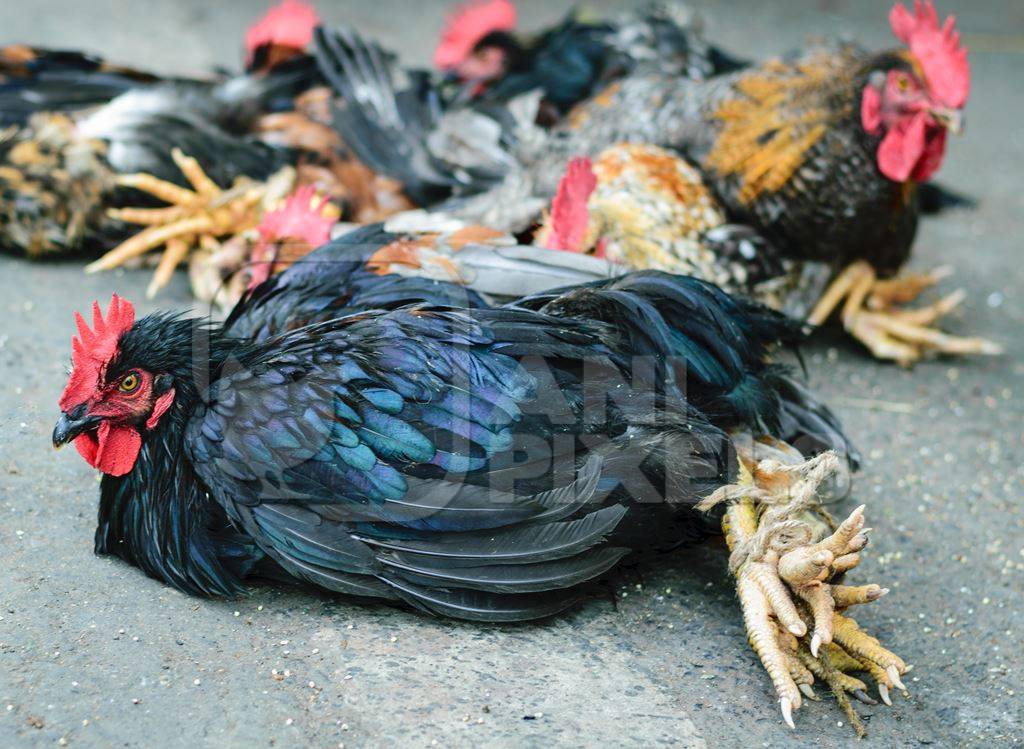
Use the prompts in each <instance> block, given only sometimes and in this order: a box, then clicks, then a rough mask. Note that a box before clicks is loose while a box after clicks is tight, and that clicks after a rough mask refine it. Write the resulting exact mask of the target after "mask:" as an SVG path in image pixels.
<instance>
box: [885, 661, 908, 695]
mask: <svg viewBox="0 0 1024 749" xmlns="http://www.w3.org/2000/svg"><path fill="white" fill-rule="evenodd" d="M885 673H887V674H889V678H890V679H891V680H892V683H893V686H895V687H896V688H897V689H898V690H900V691H901V692H906V691H907V688H906V687H905V686H904V685H903V682H902V681H900V672H899V670H898V669H897V668H896V667H895V666H889V667H888V668H887V669H885Z"/></svg>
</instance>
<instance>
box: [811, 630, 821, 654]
mask: <svg viewBox="0 0 1024 749" xmlns="http://www.w3.org/2000/svg"><path fill="white" fill-rule="evenodd" d="M820 647H821V635H819V634H818V633H817V632H815V634H814V637H812V638H811V655H813V656H814V657H815V658H817V657H818V648H820Z"/></svg>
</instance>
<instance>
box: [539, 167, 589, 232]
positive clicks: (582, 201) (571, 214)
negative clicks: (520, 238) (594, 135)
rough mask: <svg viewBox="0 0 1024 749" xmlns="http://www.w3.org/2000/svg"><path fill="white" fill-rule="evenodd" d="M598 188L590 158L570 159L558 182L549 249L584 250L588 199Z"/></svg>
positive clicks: (553, 206) (587, 221)
mask: <svg viewBox="0 0 1024 749" xmlns="http://www.w3.org/2000/svg"><path fill="white" fill-rule="evenodd" d="M595 187H597V176H596V175H595V174H594V169H593V165H592V164H591V163H590V159H588V158H587V157H585V156H583V157H579V158H575V159H572V160H570V161H569V165H568V166H567V167H566V169H565V174H563V175H562V179H561V180H560V181H559V183H558V191H557V192H556V193H555V199H554V200H553V201H551V234H550V235H549V237H548V240H547V248H548V249H549V250H568V251H569V252H581V251H582V250H583V246H582V245H583V240H584V239H585V238H586V235H587V227H588V225H589V222H590V211H589V209H588V208H587V201H588V200H590V195H591V193H593V192H594V188H595Z"/></svg>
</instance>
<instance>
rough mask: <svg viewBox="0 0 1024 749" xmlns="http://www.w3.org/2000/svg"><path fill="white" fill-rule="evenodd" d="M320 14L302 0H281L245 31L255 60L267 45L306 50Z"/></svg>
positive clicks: (248, 48)
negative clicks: (259, 50)
mask: <svg viewBox="0 0 1024 749" xmlns="http://www.w3.org/2000/svg"><path fill="white" fill-rule="evenodd" d="M319 23H320V16H319V15H317V12H316V11H315V10H313V6H311V5H309V4H307V3H304V2H302V0H282V2H280V3H279V4H277V5H275V6H274V7H273V8H271V9H270V10H268V11H267V12H266V13H265V14H264V15H263V17H262V18H260V20H258V21H257V22H256V23H254V24H253V25H252V26H250V27H249V30H248V31H246V32H245V51H246V52H247V53H248V55H249V59H250V60H251V59H252V56H253V54H254V53H255V52H256V50H257V49H259V48H260V47H262V46H263V45H264V44H276V45H280V46H282V47H294V48H295V49H305V48H306V45H308V44H309V43H310V42H311V41H312V40H313V29H314V28H316V26H317V24H319Z"/></svg>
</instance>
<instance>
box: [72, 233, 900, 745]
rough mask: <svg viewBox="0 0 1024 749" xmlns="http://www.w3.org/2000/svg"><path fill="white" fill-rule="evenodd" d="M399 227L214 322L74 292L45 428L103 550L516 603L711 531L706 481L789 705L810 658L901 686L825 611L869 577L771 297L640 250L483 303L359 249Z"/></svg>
mask: <svg viewBox="0 0 1024 749" xmlns="http://www.w3.org/2000/svg"><path fill="white" fill-rule="evenodd" d="M395 239H396V237H394V236H392V235H387V234H385V233H383V232H381V230H380V228H379V227H368V228H366V229H362V230H360V231H358V232H356V233H354V234H351V235H349V236H348V237H346V238H344V239H343V240H340V241H336V242H335V243H332V244H329V245H326V246H325V247H323V248H321V249H320V250H318V251H317V252H314V253H312V254H311V255H309V256H307V258H305V259H304V260H303V261H302V262H300V263H297V264H296V265H293V266H292V267H290V268H289V269H287V270H286V271H285V272H283V273H282V274H280V275H279V276H277V277H274V278H271V279H270V280H269V281H267V282H266V283H265V284H263V285H262V286H261V287H259V288H258V289H257V290H256V291H255V292H254V293H253V294H252V295H251V296H250V297H248V298H246V299H244V300H243V301H242V303H241V304H240V305H239V307H238V308H237V309H236V310H235V312H234V313H233V314H232V315H231V317H230V318H229V320H228V321H227V322H226V324H225V325H223V326H217V325H211V324H209V323H207V322H204V321H201V320H193V319H186V318H183V317H181V316H178V315H172V314H155V315H151V316H148V317H146V318H143V319H141V320H138V321H136V320H135V319H134V312H133V309H132V307H131V305H130V304H129V303H127V302H125V301H123V300H121V299H118V298H117V297H116V296H115V297H114V299H113V301H112V303H111V307H110V310H109V311H108V313H107V315H106V317H104V316H103V315H102V313H101V311H100V309H99V306H98V305H96V306H95V308H94V315H93V326H92V329H90V328H89V327H88V325H87V324H86V323H85V322H84V320H82V319H81V318H79V319H78V328H79V336H78V338H77V339H75V340H74V341H73V342H72V343H73V363H74V369H73V371H72V374H71V376H70V379H69V382H68V385H67V387H66V389H65V391H64V393H63V395H62V396H61V399H60V407H61V410H62V412H63V413H62V415H61V417H60V420H59V422H58V423H57V426H56V428H55V429H54V433H53V442H54V445H55V446H60V445H62V444H65V443H67V442H71V441H74V442H75V445H76V447H77V448H78V450H79V452H80V453H81V454H82V456H83V457H84V458H85V459H86V460H87V461H88V462H89V463H90V464H91V465H93V466H95V467H97V468H99V469H100V470H101V471H102V472H103V473H104V476H103V480H102V482H101V491H100V509H99V527H98V529H97V533H96V550H97V552H98V553H101V554H114V555H117V556H120V557H122V558H123V559H125V560H127V561H129V562H130V563H132V564H136V565H138V566H139V567H140V568H142V569H143V570H144V571H145V572H146V573H147V574H149V575H151V576H153V577H155V578H157V579H160V580H163V581H165V582H167V583H169V584H170V585H173V586H174V587H176V588H178V589H180V590H183V591H186V592H189V593H192V594H200V595H232V594H236V593H239V592H241V591H242V590H243V589H244V580H245V579H246V578H247V577H250V576H253V575H258V574H263V575H272V576H274V577H277V578H281V577H284V578H286V579H289V580H293V581H296V582H304V583H312V584H314V585H318V586H320V587H322V588H325V589H327V590H331V591H337V592H341V593H345V594H349V595H355V596H360V597H368V598H377V599H384V600H389V601H394V602H404V603H405V604H408V605H410V606H412V607H415V608H417V609H420V610H422V611H426V612H430V613H434V614H443V615H450V616H454V617H459V618H465V619H471V620H476V621H485V622H497V621H518V620H525V619H533V618H537V617H543V616H547V615H551V614H554V613H556V612H558V611H561V610H562V609H564V608H566V607H567V606H570V605H571V604H572V603H573V602H575V601H576V600H578V599H579V597H580V596H581V594H582V593H583V592H584V591H585V589H586V588H585V584H586V583H587V582H588V581H592V580H594V579H596V578H598V577H600V576H601V575H603V574H604V573H606V572H607V571H608V570H609V569H611V568H612V567H613V566H614V565H615V564H616V563H617V562H618V561H619V560H620V559H622V558H623V557H624V556H625V555H626V554H628V553H629V552H630V551H631V550H634V551H637V552H644V551H648V550H652V549H656V548H662V547H666V546H675V545H679V544H681V543H684V542H688V541H695V540H697V539H700V538H702V537H705V536H706V535H708V533H709V532H710V531H711V526H710V524H709V523H708V522H707V520H706V516H703V515H701V514H699V513H697V512H695V507H696V506H697V505H698V503H701V502H703V504H702V506H703V507H708V506H712V505H716V504H719V503H722V504H721V505H720V506H726V509H725V511H724V527H725V532H726V537H727V540H728V542H729V544H730V546H731V547H732V550H733V556H732V560H731V562H732V564H731V566H732V569H733V570H734V572H735V574H736V577H737V586H738V591H739V596H740V599H741V601H742V603H743V607H744V615H745V620H746V624H747V628H748V632H749V634H750V638H751V642H752V644H753V646H754V648H755V650H756V651H757V652H758V654H759V656H760V657H761V659H762V661H763V663H764V664H765V667H766V669H767V670H768V672H769V674H770V675H771V678H772V681H773V683H774V684H775V686H776V689H777V690H778V692H779V697H780V705H781V709H782V712H783V715H784V717H785V719H786V721H787V723H789V724H790V725H792V719H791V711H792V709H793V708H795V707H798V706H799V705H800V703H801V692H803V693H804V694H813V692H811V690H810V684H811V682H813V681H814V675H812V674H817V675H818V676H819V678H823V679H824V680H825V681H827V682H828V683H829V684H830V685H831V686H832V687H833V688H834V689H837V690H839V692H840V693H844V690H848V691H851V692H853V693H854V694H856V695H858V696H860V697H862V698H864V699H869V698H868V697H867V695H866V694H864V691H863V690H864V684H863V682H860V681H859V680H857V679H854V678H852V677H848V676H846V675H845V674H841V673H839V672H838V671H836V670H835V668H833V667H832V666H830V665H828V664H829V663H832V664H835V666H836V667H838V668H840V669H843V670H846V669H850V668H854V669H860V670H866V671H868V672H870V673H871V674H872V675H873V676H874V677H875V678H876V679H878V683H879V689H880V691H881V693H882V695H883V697H884V698H885V699H886V700H888V689H889V688H890V687H893V686H896V687H901V686H902V684H901V682H900V674H902V673H903V672H904V671H905V665H904V664H903V662H902V661H901V660H900V659H899V658H898V657H896V656H895V655H893V654H892V653H890V652H888V651H887V650H884V649H883V648H881V647H880V646H879V645H878V643H877V641H876V640H874V639H873V638H870V637H869V636H868V635H866V634H864V633H863V632H861V631H860V630H858V629H857V626H856V624H855V623H854V622H853V620H852V619H849V618H847V617H846V616H845V615H843V614H840V613H837V609H840V610H841V609H843V608H845V607H846V606H849V605H851V604H854V603H865V602H868V601H873V600H875V599H877V598H878V597H880V596H881V595H882V594H883V593H884V592H885V591H884V590H882V589H880V588H879V587H878V586H876V585H868V586H861V587H847V586H844V585H840V584H838V576H839V575H841V574H842V572H843V571H845V570H847V569H850V568H851V567H853V566H855V565H856V564H857V562H858V561H859V556H858V551H859V549H861V548H862V547H863V546H864V544H865V543H866V537H865V535H864V529H863V516H862V508H858V510H856V511H855V512H854V513H853V514H852V515H851V516H850V517H849V518H848V519H847V520H846V521H845V522H844V523H843V524H841V525H840V526H838V528H836V527H835V526H834V525H833V526H832V530H834V533H832V534H831V535H828V532H829V531H828V530H827V528H826V526H825V525H824V524H823V523H822V521H821V518H822V517H827V515H825V514H823V511H821V510H820V505H819V503H818V499H817V496H818V486H819V484H820V483H821V482H822V481H824V480H827V479H829V478H830V477H831V478H836V477H837V476H838V475H839V474H841V473H842V472H841V471H840V465H839V461H838V459H837V458H836V454H835V452H833V451H826V452H824V453H819V451H820V450H821V449H823V448H824V447H829V446H840V447H841V446H843V445H845V439H844V438H843V437H842V434H841V432H840V431H839V428H838V426H837V424H836V422H835V420H834V418H833V417H832V415H831V414H830V413H829V411H828V410H827V409H826V408H825V407H824V406H822V405H821V404H819V403H818V402H817V401H816V400H815V399H814V398H813V396H812V395H811V394H810V393H808V392H807V391H806V390H805V389H804V388H803V387H802V386H800V385H798V384H797V383H796V382H795V381H794V380H792V379H791V378H790V377H789V375H787V374H786V372H785V371H784V370H783V369H781V368H780V367H779V365H776V364H770V363H766V362H767V356H768V351H769V349H770V348H771V347H773V346H774V345H775V344H776V343H793V342H795V341H796V340H797V338H798V337H799V332H798V331H797V330H795V329H794V327H793V324H792V323H790V322H789V321H787V320H786V319H785V318H782V317H780V316H778V315H776V314H774V313H771V312H769V311H767V310H765V309H763V308H759V307H757V306H755V305H753V304H750V303H746V302H742V301H738V300H735V299H733V298H731V297H729V296H727V295H726V294H724V293H723V292H721V291H720V290H718V289H717V288H715V287H713V286H711V285H709V284H706V283H703V282H701V281H697V280H695V279H692V278H687V277H682V276H671V275H666V274H661V273H654V272H646V273H634V274H631V275H627V276H624V277H622V278H619V279H616V280H611V281H602V282H597V283H593V284H589V285H585V286H577V287H571V288H566V289H563V290H561V291H555V292H550V293H545V294H542V295H539V296H535V297H530V298H526V299H522V300H519V302H517V303H515V304H511V305H507V306H503V307H496V308H491V307H487V306H486V305H485V304H484V303H483V300H481V299H480V298H479V297H476V296H474V295H472V294H471V293H470V294H468V295H467V292H466V291H465V290H463V289H462V288H459V287H452V286H448V285H446V284H440V283H436V282H430V281H426V280H424V279H418V278H411V279H408V278H401V277H394V276H376V275H373V274H370V273H367V272H366V271H365V268H364V261H363V259H364V258H365V257H366V256H367V255H368V254H372V253H373V252H374V251H376V250H377V249H379V248H380V247H381V245H382V243H386V242H392V241H394V240H395ZM353 258H354V259H353ZM460 300H462V301H461V302H460ZM797 448H799V449H800V450H801V451H803V452H805V453H807V454H811V455H813V454H815V453H819V454H817V456H816V457H812V458H811V459H810V460H809V461H806V462H805V461H804V458H803V456H802V455H801V452H798V449H797ZM762 500H763V501H762ZM826 535H827V537H826V538H824V539H823V540H821V541H819V542H817V543H813V541H814V539H815V538H821V537H822V536H826ZM823 581H826V582H823ZM822 648H827V649H828V652H829V653H830V655H833V657H832V658H831V660H829V659H824V661H823V662H822V661H819V660H818V657H819V655H820V654H821V652H820V651H821V649H822ZM840 654H843V655H845V660H841V659H840ZM842 701H843V703H844V704H846V705H848V704H849V703H848V700H846V698H845V696H844V697H843V698H842Z"/></svg>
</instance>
